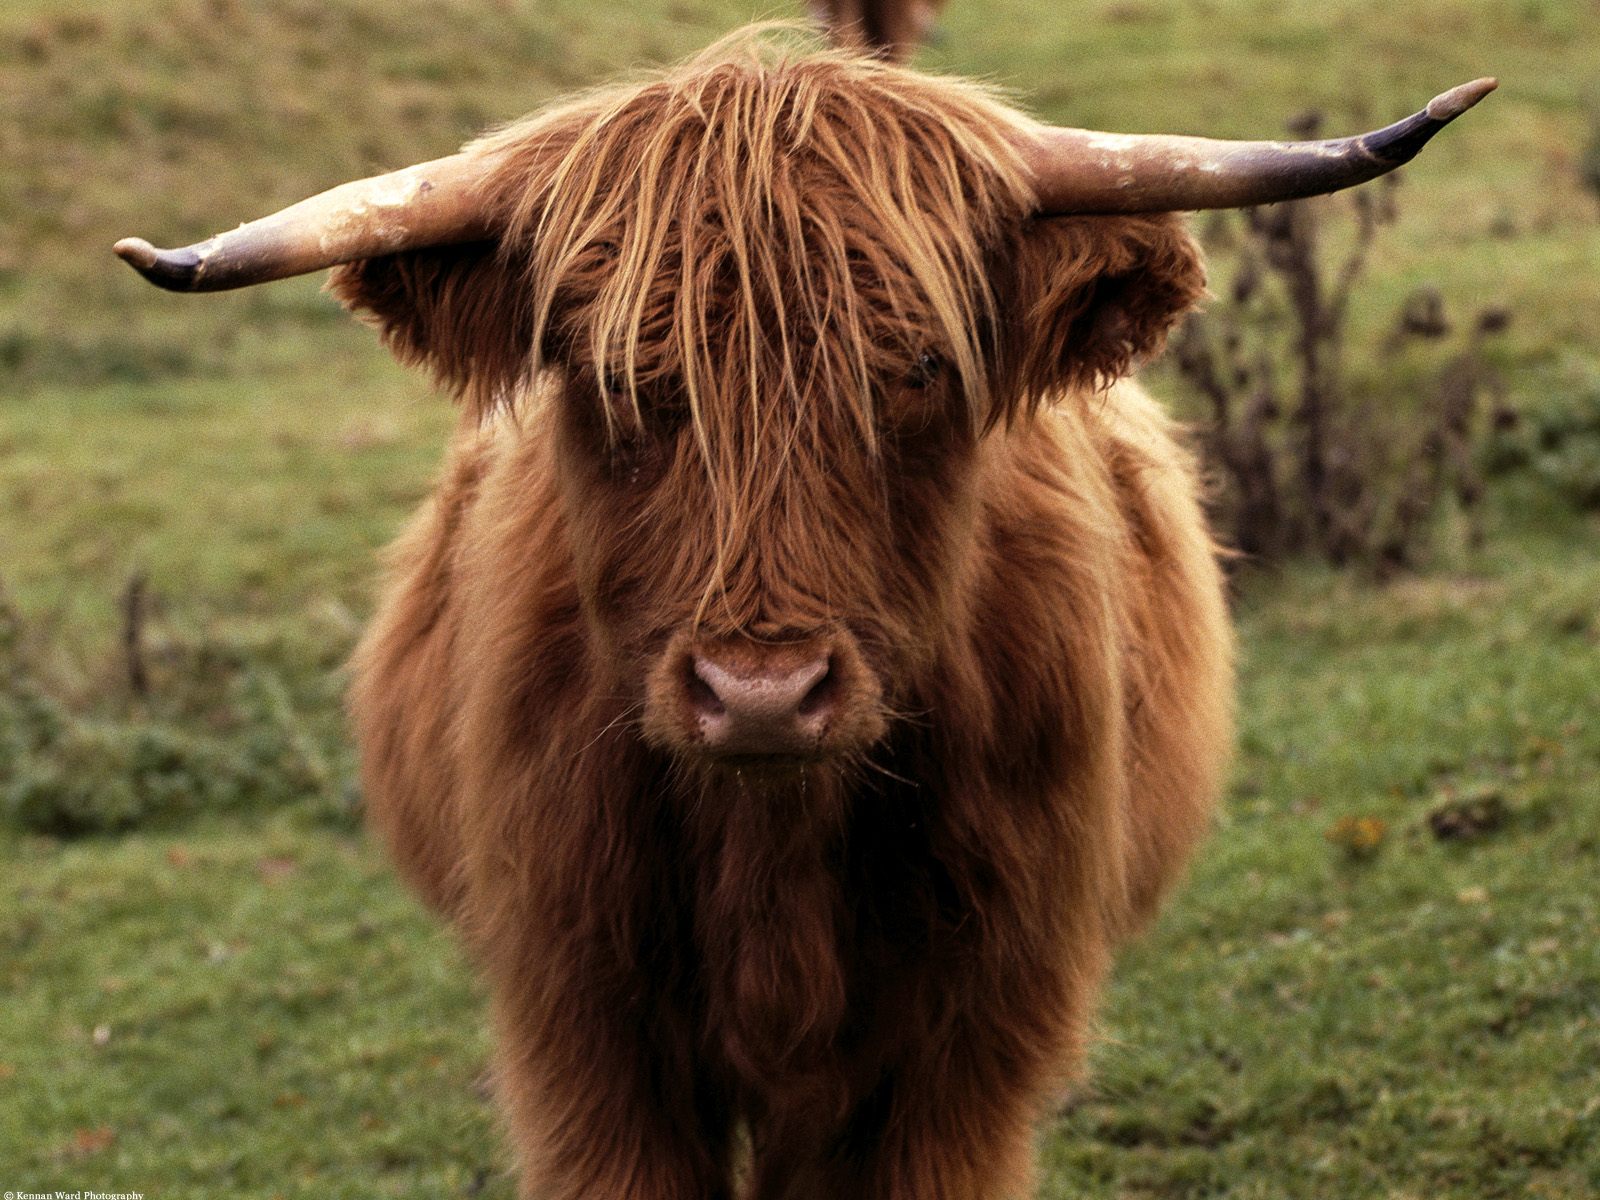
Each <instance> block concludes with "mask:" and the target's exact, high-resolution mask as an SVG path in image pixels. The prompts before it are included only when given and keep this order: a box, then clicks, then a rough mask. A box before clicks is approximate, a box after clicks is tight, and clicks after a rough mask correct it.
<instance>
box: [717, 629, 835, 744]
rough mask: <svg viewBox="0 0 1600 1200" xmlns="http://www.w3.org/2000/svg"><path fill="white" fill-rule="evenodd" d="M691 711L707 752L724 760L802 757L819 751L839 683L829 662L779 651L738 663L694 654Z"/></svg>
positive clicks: (825, 658)
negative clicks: (775, 756)
mask: <svg viewBox="0 0 1600 1200" xmlns="http://www.w3.org/2000/svg"><path fill="white" fill-rule="evenodd" d="M688 688H689V696H688V699H689V705H690V710H691V711H692V713H693V714H694V719H695V723H696V725H697V726H698V727H699V730H700V736H701V738H702V739H703V741H704V744H705V746H706V749H708V750H710V751H711V752H712V753H714V754H721V755H745V754H748V755H758V756H766V755H798V754H807V753H810V752H812V751H814V750H816V749H817V746H818V743H819V742H820V741H821V739H822V735H823V734H824V733H825V732H826V730H827V727H828V721H829V719H830V718H831V717H832V715H833V711H834V708H835V703H836V699H837V692H838V690H839V689H838V682H837V679H836V678H835V676H834V672H833V670H832V665H831V660H830V657H829V656H828V655H826V654H823V655H804V656H802V657H801V658H800V660H799V661H796V660H795V656H794V655H793V654H792V653H784V652H782V650H781V648H777V649H775V652H774V653H772V654H770V655H757V656H754V657H752V656H750V655H748V654H740V655H739V656H738V658H737V660H734V659H731V658H719V657H717V656H714V655H712V654H708V653H700V654H695V655H694V656H693V658H692V660H691V670H690V675H689V680H688Z"/></svg>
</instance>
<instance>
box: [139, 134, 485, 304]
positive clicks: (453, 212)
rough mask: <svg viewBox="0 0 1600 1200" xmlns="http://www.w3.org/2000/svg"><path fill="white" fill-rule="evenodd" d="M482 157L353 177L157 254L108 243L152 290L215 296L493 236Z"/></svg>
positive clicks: (145, 246)
mask: <svg viewBox="0 0 1600 1200" xmlns="http://www.w3.org/2000/svg"><path fill="white" fill-rule="evenodd" d="M486 170H487V164H486V161H485V159H484V156H483V155H481V154H473V153H470V152H467V151H463V152H462V153H460V154H452V155H450V156H449V157H448V158H438V159H434V160H433V161H432V162H425V163H418V164H417V165H416V166H412V167H405V168H403V169H401V170H399V171H391V172H389V173H388V174H387V175H375V176H373V177H372V178H370V179H358V180H355V181H354V182H352V183H343V184H340V185H339V186H338V187H336V188H330V189H329V190H327V191H326V192H322V193H320V194H318V195H315V196H312V197H311V198H310V199H307V200H302V201H300V202H299V203H298V204H291V205H290V206H289V207H288V208H285V209H283V210H281V211H280V212H276V213H273V214H272V215H271V216H269V217H262V218H261V219H260V220H257V221H251V222H250V223H249V224H247V225H241V226H239V228H237V229H234V230H231V231H229V232H228V233H219V234H218V235H217V236H216V237H214V238H210V239H208V240H207V241H204V242H198V243H196V244H195V245H193V246H184V247H182V248H181V249H177V250H158V249H156V247H154V246H152V245H151V244H150V243H149V242H147V241H145V240H144V239H143V238H123V239H122V240H121V241H120V242H118V243H117V244H116V246H115V247H114V249H115V250H116V252H117V254H118V256H119V257H121V258H122V259H123V261H125V262H127V263H128V264H129V265H130V266H132V267H133V269H134V270H136V271H138V272H139V274H141V275H143V276H144V277H145V278H146V279H148V280H149V281H150V282H151V283H153V284H156V285H157V286H158V287H164V288H167V289H168V290H170V291H174V292H220V291H224V290H226V289H228V288H237V287H245V286H247V285H249V284H252V283H266V282H267V281H268V280H272V279H286V278H288V277H289V276H291V275H304V274H306V273H308V272H310V271H320V270H322V269H323V268H324V267H332V266H336V265H337V264H339V263H346V262H353V261H355V260H356V259H360V258H373V257H375V256H377V255H380V254H394V253H396V252H398V251H401V250H413V249H417V248H419V247H422V246H442V245H451V244H456V243H460V242H472V241H480V240H483V239H486V238H488V237H490V236H492V232H491V228H490V225H489V223H488V221H487V218H486V215H485V214H484V212H483V211H482V205H481V203H480V202H479V199H478V190H479V188H478V185H479V184H480V182H481V181H482V179H483V178H484V175H485V174H486Z"/></svg>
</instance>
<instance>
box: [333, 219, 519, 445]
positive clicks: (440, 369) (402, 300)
mask: <svg viewBox="0 0 1600 1200" xmlns="http://www.w3.org/2000/svg"><path fill="white" fill-rule="evenodd" d="M523 271H524V268H523V266H522V265H521V264H520V263H519V262H517V261H516V260H515V259H514V258H512V257H511V256H508V255H506V254H504V253H503V252H502V251H501V248H500V246H499V245H498V244H496V243H492V242H480V243H473V244H470V245H464V246H441V247H436V248H433V249H428V250H415V251H409V252H407V253H405V254H391V255H386V256H384V257H382V258H370V259H367V260H365V261H363V262H354V263H347V264H346V265H344V266H342V267H338V268H336V269H335V270H334V272H333V275H332V277H331V278H330V279H329V281H328V290H329V291H330V292H331V293H333V295H334V296H336V297H337V298H338V299H339V301H340V303H342V304H343V305H344V306H345V307H346V308H348V309H350V310H351V311H352V312H356V313H360V314H361V315H362V316H363V318H364V319H365V320H366V321H367V322H368V323H369V324H371V325H373V326H375V327H376V328H377V330H378V332H379V336H381V337H382V339H383V343H384V345H386V346H387V347H389V349H390V351H392V352H393V354H394V356H395V357H396V358H398V359H399V360H400V361H401V362H403V363H406V364H407V365H419V366H424V367H426V368H427V369H428V370H429V372H430V373H431V374H432V375H433V378H434V380H435V382H437V383H438V384H439V386H441V387H443V388H446V389H448V390H449V391H450V392H451V393H452V394H453V395H454V396H455V397H456V398H457V399H458V400H460V401H461V402H462V403H463V404H466V405H467V406H469V407H470V408H472V409H474V410H475V411H477V412H479V413H480V414H482V413H487V412H488V411H489V410H490V409H491V408H492V407H494V406H495V405H496V404H498V403H501V402H503V401H505V400H506V399H508V398H510V397H511V396H513V395H514V394H515V392H516V391H517V389H518V388H519V387H520V386H521V385H522V384H523V382H524V381H525V380H526V378H527V374H528V370H529V357H530V354H529V352H530V350H531V340H532V332H531V329H532V314H531V313H530V311H529V307H530V306H529V303H528V299H527V296H528V288H527V284H526V281H525V279H524V278H523Z"/></svg>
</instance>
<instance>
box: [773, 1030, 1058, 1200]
mask: <svg viewBox="0 0 1600 1200" xmlns="http://www.w3.org/2000/svg"><path fill="white" fill-rule="evenodd" d="M927 1049H928V1052H929V1054H930V1055H932V1056H933V1058H932V1059H931V1060H930V1061H929V1062H927V1063H923V1064H919V1069H918V1070H917V1071H915V1072H914V1073H906V1074H903V1075H898V1076H895V1077H893V1078H891V1079H890V1080H889V1081H887V1082H886V1083H884V1084H883V1085H882V1086H880V1088H879V1089H878V1091H877V1092H876V1093H875V1094H874V1095H872V1096H870V1097H869V1098H868V1099H867V1100H866V1101H865V1102H864V1103H863V1104H862V1105H860V1106H859V1107H858V1109H857V1111H856V1113H855V1114H854V1115H853V1116H852V1117H851V1119H850V1120H849V1121H848V1123H847V1124H846V1126H845V1128H844V1129H842V1130H840V1131H838V1132H837V1133H835V1134H834V1135H833V1136H832V1137H828V1138H827V1139H826V1144H823V1141H822V1139H821V1138H818V1137H817V1136H816V1131H815V1130H813V1131H812V1134H811V1139H810V1141H811V1144H812V1146H813V1147H814V1148H815V1149H814V1153H813V1154H812V1155H811V1156H810V1157H804V1154H805V1150H804V1148H803V1143H801V1142H788V1143H784V1144H779V1145H775V1146H773V1147H772V1148H771V1152H770V1153H763V1151H762V1149H761V1148H760V1147H758V1148H757V1151H756V1158H755V1161H754V1163H753V1170H752V1172H751V1187H750V1189H749V1192H748V1194H747V1196H746V1197H745V1200H816V1198H818V1197H826V1198H827V1200H1024V1198H1025V1197H1028V1196H1031V1195H1032V1188H1033V1150H1034V1127H1035V1123H1036V1120H1037V1117H1038V1114H1039V1111H1040V1107H1041V1104H1040V1103H1039V1102H1037V1101H1036V1099H1035V1098H1034V1097H1032V1096H1029V1095H1025V1094H1024V1093H1023V1092H1022V1091H1021V1090H1020V1089H1019V1088H1018V1087H1017V1081H1016V1078H1015V1077H1014V1076H1013V1075H1012V1074H1011V1073H1010V1070H1009V1069H1008V1067H1007V1065H1005V1064H1004V1063H1003V1061H1002V1060H1001V1059H998V1058H995V1059H992V1060H990V1061H988V1062H981V1061H979V1058H980V1057H981V1053H982V1052H981V1050H979V1048H977V1047H973V1046H971V1045H967V1044H963V1041H962V1039H961V1038H959V1037H957V1038H952V1039H951V1041H950V1042H949V1043H947V1044H946V1045H945V1046H944V1047H943V1053H941V1051H940V1049H939V1048H936V1047H928V1048H927ZM802 1159H803V1161H802Z"/></svg>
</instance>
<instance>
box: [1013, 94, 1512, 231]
mask: <svg viewBox="0 0 1600 1200" xmlns="http://www.w3.org/2000/svg"><path fill="white" fill-rule="evenodd" d="M1495 87H1496V81H1495V80H1493V79H1477V80H1474V81H1473V82H1471V83H1464V84H1462V85H1461V86H1460V87H1458V88H1452V89H1451V90H1450V91H1448V92H1445V93H1444V94H1443V95H1440V96H1435V97H1434V98H1433V99H1432V100H1431V101H1429V102H1428V106H1427V107H1426V108H1424V109H1423V110H1422V111H1421V112H1419V113H1416V114H1415V115H1413V116H1409V117H1407V118H1406V119H1405V120H1403V121H1397V122H1395V123H1394V124H1393V125H1390V126H1387V127H1386V128H1384V129H1379V130H1376V131H1374V132H1372V133H1364V134H1361V135H1360V136H1359V137H1349V138H1334V139H1332V140H1329V141H1321V142H1228V141H1218V140H1215V139H1212V138H1196V137H1174V136H1170V135H1165V134H1119V133H1095V132H1093V131H1091V130H1087V129H1060V128H1057V127H1055V126H1051V125H1034V126H1032V127H1031V128H1030V129H1028V130H1027V131H1026V134H1025V136H1024V138H1023V140H1022V145H1021V149H1022V154H1023V158H1024V160H1025V161H1026V163H1027V165H1028V168H1029V169H1030V170H1031V171H1032V173H1033V177H1034V185H1035V187H1036V188H1037V191H1038V197H1039V209H1038V211H1039V212H1040V213H1041V214H1060V215H1066V214H1068V213H1144V212H1182V211H1190V210H1195V209H1203V208H1241V207H1244V206H1246V205H1252V204H1274V203H1277V202H1278V201H1280V200H1298V199H1300V198H1302V197H1305V196H1317V195H1321V194H1322V193H1324V192H1336V191H1338V190H1339V189H1340V188H1347V187H1353V186H1354V185H1355V184H1358V183H1365V182H1366V181H1367V180H1369V179H1375V178H1377V177H1378V176H1379V175H1382V174H1384V173H1385V172H1388V171H1392V170H1394V169H1395V168H1396V167H1398V166H1400V165H1401V164H1403V163H1407V162H1410V161H1411V159H1412V158H1414V157H1415V156H1416V154H1417V152H1418V151H1419V150H1421V149H1422V147H1423V146H1425V145H1426V144H1427V142H1428V139H1429V138H1431V137H1432V136H1433V135H1434V134H1436V133H1438V132H1439V130H1441V129H1443V128H1444V127H1445V126H1446V125H1448V124H1449V123H1450V122H1451V121H1453V120H1455V118H1457V117H1459V116H1460V115H1461V114H1462V113H1464V112H1466V111H1467V109H1469V108H1471V107H1472V106H1473V105H1474V104H1476V103H1477V102H1478V101H1479V100H1482V99H1483V98H1484V97H1485V96H1487V95H1488V94H1489V93H1490V92H1492V91H1494V89H1495Z"/></svg>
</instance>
